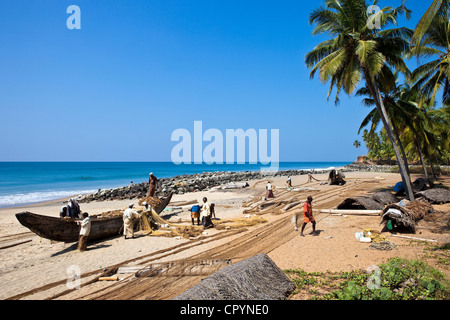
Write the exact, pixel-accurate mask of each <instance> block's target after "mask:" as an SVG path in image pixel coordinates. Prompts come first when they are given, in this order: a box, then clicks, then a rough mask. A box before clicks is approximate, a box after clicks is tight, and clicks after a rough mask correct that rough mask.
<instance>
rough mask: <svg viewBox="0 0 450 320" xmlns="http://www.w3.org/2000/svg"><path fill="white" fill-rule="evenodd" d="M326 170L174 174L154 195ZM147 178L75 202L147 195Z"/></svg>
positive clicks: (164, 179)
mask: <svg viewBox="0 0 450 320" xmlns="http://www.w3.org/2000/svg"><path fill="white" fill-rule="evenodd" d="M341 171H356V169H353V168H342V170H341ZM328 172H329V170H328V169H325V170H283V171H243V172H230V171H226V172H204V173H198V174H192V175H179V176H176V177H173V178H162V179H159V180H158V188H157V189H156V193H155V196H157V197H164V196H167V195H168V194H169V193H170V192H173V193H174V194H184V193H188V192H197V191H203V190H209V189H211V188H213V187H217V186H220V185H226V184H229V183H232V182H247V181H251V180H259V179H267V178H271V177H280V176H286V177H287V176H296V175H303V174H308V173H312V174H319V173H328ZM147 192H148V182H142V183H137V184H135V185H133V186H126V187H120V188H114V189H99V190H98V191H97V192H96V193H91V194H86V195H82V196H80V197H79V198H78V199H77V201H78V202H81V203H82V202H90V201H105V200H123V199H139V198H143V197H145V196H146V195H147Z"/></svg>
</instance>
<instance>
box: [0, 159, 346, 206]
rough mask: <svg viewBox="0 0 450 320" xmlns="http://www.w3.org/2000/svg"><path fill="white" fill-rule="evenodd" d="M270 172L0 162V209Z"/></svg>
mask: <svg viewBox="0 0 450 320" xmlns="http://www.w3.org/2000/svg"><path fill="white" fill-rule="evenodd" d="M350 163H352V161H317V162H312V161H308V162H280V163H279V166H278V170H280V171H284V170H302V169H303V170H308V169H315V170H319V169H328V168H331V167H343V166H345V165H347V164H350ZM259 170H271V168H270V165H267V166H265V165H261V164H248V163H245V164H212V165H209V164H204V163H203V164H180V165H176V164H174V163H172V162H0V208H5V207H15V206H21V205H27V204H32V203H38V202H43V201H50V200H56V199H61V198H67V197H70V196H73V195H78V194H86V193H92V192H96V191H97V190H98V189H111V188H118V187H123V186H127V185H129V184H130V183H131V181H133V183H135V184H136V183H141V182H147V181H148V175H149V173H150V172H153V173H154V175H155V176H156V177H157V178H171V177H175V176H178V175H191V174H196V173H203V172H216V171H231V172H237V171H259Z"/></svg>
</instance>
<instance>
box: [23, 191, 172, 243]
mask: <svg viewBox="0 0 450 320" xmlns="http://www.w3.org/2000/svg"><path fill="white" fill-rule="evenodd" d="M171 198H172V193H171V194H169V196H167V197H166V198H163V199H161V204H160V205H159V206H158V207H157V208H155V211H156V212H157V213H158V214H159V213H161V212H162V211H163V210H164V209H165V208H166V206H167V205H168V204H169V202H170V200H171ZM90 217H91V232H90V234H89V238H88V241H93V240H101V239H105V238H108V237H112V236H116V235H119V234H120V232H121V229H122V227H123V219H122V216H121V215H118V216H113V217H102V216H101V215H92V216H90ZM16 218H17V220H19V222H20V224H22V225H23V226H24V227H27V228H28V229H30V230H31V231H32V232H34V233H35V234H37V235H38V236H40V237H42V238H45V239H49V240H54V241H61V242H76V241H78V238H79V232H80V226H79V225H78V224H77V223H76V220H75V219H70V218H59V217H58V218H57V217H50V216H44V215H40V214H36V213H32V212H28V211H24V212H20V213H17V214H16Z"/></svg>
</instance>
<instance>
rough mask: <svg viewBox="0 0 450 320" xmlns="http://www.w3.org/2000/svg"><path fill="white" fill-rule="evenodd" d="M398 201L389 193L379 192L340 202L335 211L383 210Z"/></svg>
mask: <svg viewBox="0 0 450 320" xmlns="http://www.w3.org/2000/svg"><path fill="white" fill-rule="evenodd" d="M398 201H399V199H398V198H397V197H396V196H395V195H393V194H392V193H391V192H389V191H380V192H376V193H374V194H371V195H370V196H358V197H350V198H347V199H345V200H344V201H342V202H341V203H340V204H339V205H338V206H337V209H350V210H352V209H365V210H383V209H384V207H385V206H386V205H388V204H391V203H396V202H398Z"/></svg>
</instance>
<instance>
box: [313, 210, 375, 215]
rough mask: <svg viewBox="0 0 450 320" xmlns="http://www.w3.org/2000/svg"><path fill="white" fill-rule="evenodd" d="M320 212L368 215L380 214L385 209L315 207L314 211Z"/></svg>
mask: <svg viewBox="0 0 450 320" xmlns="http://www.w3.org/2000/svg"><path fill="white" fill-rule="evenodd" d="M314 211H316V212H319V213H334V214H350V215H351V214H357V215H368V216H378V215H381V214H382V213H383V210H362V209H355V210H345V209H313V212H314Z"/></svg>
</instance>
